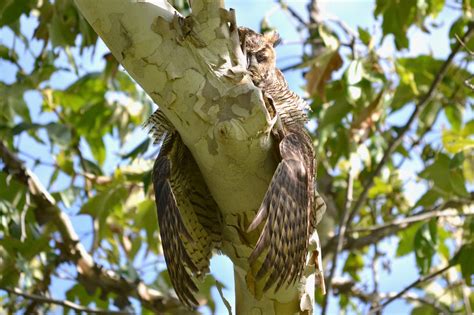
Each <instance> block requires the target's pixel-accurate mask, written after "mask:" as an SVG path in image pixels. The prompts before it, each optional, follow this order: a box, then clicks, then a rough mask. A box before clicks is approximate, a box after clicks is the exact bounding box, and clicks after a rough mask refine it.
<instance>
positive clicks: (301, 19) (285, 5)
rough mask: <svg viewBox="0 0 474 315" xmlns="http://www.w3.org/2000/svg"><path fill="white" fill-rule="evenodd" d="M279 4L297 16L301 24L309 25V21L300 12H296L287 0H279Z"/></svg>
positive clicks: (294, 16) (296, 18)
mask: <svg viewBox="0 0 474 315" xmlns="http://www.w3.org/2000/svg"><path fill="white" fill-rule="evenodd" d="M277 2H278V4H280V7H281V8H282V9H283V10H286V11H288V13H290V15H291V16H292V17H293V18H295V20H297V21H298V22H299V23H300V24H301V26H305V27H306V26H307V25H308V23H307V22H306V21H305V20H304V19H303V18H302V17H301V15H299V13H298V12H296V11H295V10H294V9H293V8H292V7H290V6H289V5H288V3H286V2H285V1H283V0H277Z"/></svg>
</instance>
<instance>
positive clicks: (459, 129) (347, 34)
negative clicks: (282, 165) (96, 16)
mask: <svg viewBox="0 0 474 315" xmlns="http://www.w3.org/2000/svg"><path fill="white" fill-rule="evenodd" d="M175 5H176V6H177V7H179V9H180V10H181V11H182V12H186V11H187V10H189V8H188V7H187V5H186V1H175ZM447 6H450V7H451V4H449V3H447V2H446V3H445V1H443V0H431V1H428V0H426V1H408V0H402V1H395V0H390V1H381V0H380V1H379V0H377V1H376V3H375V9H374V15H375V16H376V17H377V18H378V21H379V23H380V24H379V27H380V28H381V33H380V32H379V33H375V34H371V32H369V30H367V29H363V28H359V29H358V30H357V31H351V30H349V29H348V28H347V27H345V26H344V24H341V23H337V21H336V22H334V21H329V20H328V21H326V20H324V19H322V21H312V24H311V25H301V26H300V28H301V29H304V30H308V32H307V33H305V34H306V35H307V37H306V40H305V43H304V45H305V46H306V47H308V48H309V49H307V50H305V51H306V53H305V54H304V55H302V56H301V63H298V65H296V66H295V67H294V68H295V69H301V68H304V69H305V72H306V74H305V79H306V90H307V92H308V95H310V96H311V98H310V102H311V107H312V112H311V113H310V117H311V119H312V120H314V121H316V122H317V128H316V129H315V130H313V131H312V135H313V137H314V139H315V144H316V148H317V150H318V154H319V169H318V181H319V189H320V190H321V192H322V194H323V196H324V197H325V199H326V201H327V203H328V206H329V209H328V213H327V215H326V219H325V221H323V224H324V227H323V229H324V230H325V233H324V235H323V242H324V243H326V244H327V245H326V248H325V252H326V253H327V255H328V257H331V255H334V254H337V259H336V260H334V261H335V262H338V263H339V264H340V265H342V266H343V268H342V276H343V277H344V278H345V279H347V280H348V283H353V282H354V283H356V284H355V285H354V284H352V285H351V286H350V288H349V289H347V286H345V287H343V286H339V287H338V283H337V282H334V283H333V285H332V286H333V287H334V290H335V292H337V294H338V295H337V298H338V300H339V305H340V307H341V308H344V309H347V310H351V309H352V308H354V307H356V306H355V305H357V304H356V303H358V302H363V303H365V304H367V305H370V306H371V307H376V306H377V305H379V304H380V303H381V302H383V301H384V300H386V299H387V297H384V295H383V294H382V293H381V292H378V291H377V290H379V289H378V286H379V284H378V282H379V281H382V280H381V279H379V276H377V275H376V274H374V275H373V277H372V278H371V281H368V279H367V277H366V276H364V275H366V274H367V271H370V270H372V269H373V268H374V266H381V267H383V268H384V269H385V270H386V272H387V273H388V272H389V270H390V265H391V263H392V261H395V260H396V259H398V258H400V257H405V256H406V257H410V259H411V262H412V263H413V268H416V270H417V271H418V272H419V274H420V276H426V275H429V274H430V273H432V272H433V271H434V270H437V269H439V268H440V267H443V266H446V265H452V266H453V268H452V270H453V271H455V272H452V273H446V274H443V275H442V277H443V281H439V280H434V282H432V283H431V284H430V283H423V285H421V286H420V289H421V290H419V291H417V293H418V295H417V296H418V297H419V299H413V298H412V299H407V300H409V301H410V302H412V303H414V306H415V308H413V312H412V313H413V314H418V313H420V314H422V313H423V314H426V313H430V312H434V311H435V310H436V311H439V309H440V308H441V309H445V310H446V309H447V310H449V311H450V312H464V307H465V303H466V301H469V300H470V301H471V303H472V302H474V295H473V293H470V291H469V288H468V287H467V286H472V279H473V267H472V263H471V262H472V261H473V260H474V241H473V240H474V237H473V234H474V220H473V218H472V215H473V213H474V209H473V207H474V203H473V200H474V191H473V190H472V189H473V187H474V186H473V184H474V154H473V151H474V137H473V136H474V118H473V115H472V113H473V109H474V108H473V103H472V101H473V96H474V95H473V90H472V89H471V88H469V86H468V85H466V84H465V81H466V80H469V79H470V78H471V77H472V76H473V74H472V65H470V64H469V62H470V61H472V55H470V54H469V52H468V50H469V49H471V50H472V49H473V48H474V39H473V37H471V39H470V40H468V39H466V41H465V42H464V43H463V45H464V46H465V47H466V49H464V48H463V47H461V48H460V50H463V49H464V51H460V52H459V53H458V54H457V55H456V58H454V60H453V61H452V62H450V63H449V66H448V68H447V70H446V72H445V73H441V69H442V68H443V65H444V64H446V62H447V61H446V60H447V59H446V57H445V58H440V57H439V56H434V55H432V54H420V55H416V56H413V55H411V54H406V53H404V52H405V51H407V49H408V50H409V49H410V41H409V36H408V35H407V34H408V33H409V31H410V30H413V29H417V30H421V31H423V32H425V33H429V32H431V31H434V30H436V29H437V28H438V27H440V25H441V24H442V23H443V22H442V21H440V20H439V14H440V12H442V11H443V10H446V9H447ZM472 6H473V3H472V2H469V1H462V3H458V1H455V8H451V9H450V10H455V12H456V15H457V16H458V18H457V19H456V20H455V21H454V23H453V24H452V25H451V27H450V32H449V42H448V41H447V42H446V43H445V45H446V47H448V46H449V47H450V49H453V50H454V49H455V47H456V46H459V44H458V39H457V38H461V37H462V36H463V34H465V33H466V32H467V31H468V28H469V27H471V28H472V23H473V16H472ZM283 8H284V9H285V8H287V7H286V5H284V6H283ZM237 13H238V12H237ZM264 24H265V25H267V21H265V23H264ZM28 25H29V26H31V25H35V26H34V30H28ZM267 26H268V25H267ZM0 27H3V29H2V32H3V33H4V34H7V33H8V34H10V35H11V38H12V40H11V41H9V40H1V41H0V67H2V68H4V67H5V68H7V67H8V68H10V69H13V70H12V72H14V74H15V75H14V78H12V79H11V80H3V81H0V140H1V141H2V143H4V144H5V145H6V147H7V148H8V149H9V150H10V151H12V152H15V153H16V154H17V155H18V156H19V157H20V158H21V159H22V160H25V161H26V162H27V163H26V165H27V166H28V167H29V168H31V169H32V170H33V172H37V173H38V176H40V179H41V182H42V183H43V184H44V185H45V186H46V187H47V190H48V191H49V192H50V193H51V194H52V196H53V197H54V200H55V201H56V204H57V206H58V207H59V208H60V209H61V211H63V212H64V213H65V214H67V215H68V216H70V217H72V218H73V219H74V222H75V225H74V228H75V229H76V230H77V232H78V233H80V234H81V238H80V239H81V241H82V242H84V243H86V244H88V247H87V248H88V251H89V252H90V254H91V255H92V257H93V258H94V261H95V262H96V263H97V264H98V265H100V266H103V268H107V269H109V270H113V271H115V272H116V273H117V274H118V275H119V276H120V277H121V278H123V279H125V280H126V281H129V283H134V282H137V281H140V279H144V278H146V283H147V284H148V285H149V287H151V288H154V289H157V290H158V291H159V292H161V293H162V294H163V296H165V297H169V298H170V299H172V298H173V293H172V290H171V285H170V282H169V278H168V276H167V274H166V271H165V265H164V262H163V259H162V256H161V252H160V246H159V236H158V227H157V224H156V214H155V207H154V203H153V201H152V194H151V192H150V171H151V167H152V159H153V157H154V156H155V153H156V148H155V147H154V146H153V144H152V143H151V141H150V140H149V139H148V138H147V137H146V136H144V135H143V134H142V135H137V130H140V128H141V127H140V126H141V124H142V123H143V122H144V120H145V119H146V118H147V117H148V116H149V115H150V114H151V112H152V108H153V105H152V103H151V101H150V100H149V98H147V96H146V95H144V93H143V92H142V91H141V90H140V89H139V88H138V87H137V85H136V84H135V83H134V82H133V81H132V80H131V79H130V78H129V77H128V75H127V74H126V73H124V72H123V71H122V70H121V69H120V67H119V65H118V63H117V61H116V60H115V59H114V58H113V56H112V55H110V54H105V55H103V56H98V55H97V53H96V51H95V50H96V49H97V47H99V45H100V44H98V42H97V35H96V34H95V33H94V31H93V30H92V28H91V27H90V26H89V25H88V23H87V22H86V21H85V20H84V18H83V17H82V16H81V15H80V14H79V13H78V11H77V9H76V8H75V6H74V4H73V2H72V1H71V0H56V1H47V0H46V1H33V0H21V1H3V2H2V3H1V4H0ZM275 27H276V28H277V29H278V25H276V26H275ZM389 35H390V36H389ZM346 38H349V41H350V42H345V41H346ZM392 40H393V42H394V44H395V47H396V48H395V49H394V51H393V52H392V54H391V55H390V56H386V54H385V55H384V54H381V53H380V48H381V47H382V45H383V44H384V43H386V42H391V41H392ZM90 58H93V60H94V63H95V64H96V65H97V64H99V65H100V66H99V68H97V66H95V67H91V66H90V65H89V62H88V59H90ZM2 71H3V70H2ZM61 76H64V77H66V78H70V81H71V82H72V83H71V84H69V85H67V86H64V85H61V84H62V80H61V79H58V78H61ZM438 79H440V81H439V84H437V85H436V86H435V88H434V89H433V84H435V83H434V82H436V80H438ZM68 80H69V79H68ZM411 116H412V117H413V119H410V117H411ZM130 139H133V141H130ZM136 139H140V140H139V141H137V140H136ZM137 143H138V144H137ZM385 156H386V158H385ZM2 163H3V164H2ZM6 165H7V164H6V161H5V156H0V166H6ZM352 186H353V189H349V187H352ZM0 214H1V215H0V253H1V255H0V257H1V258H0V273H1V274H2V277H1V278H0V290H2V289H5V288H7V289H8V288H19V289H21V290H22V291H23V292H30V293H32V294H37V295H49V293H48V292H51V293H52V295H53V297H54V296H55V295H57V291H56V290H58V288H61V290H63V291H62V292H61V293H60V295H59V297H61V296H64V297H65V298H66V299H67V300H69V301H72V302H75V303H77V304H80V305H83V306H88V307H91V308H98V309H116V308H118V309H123V310H126V311H130V310H132V309H133V307H139V308H140V309H141V308H144V309H145V308H148V309H153V306H150V305H147V304H145V303H141V302H142V301H139V303H136V302H137V300H136V296H135V297H134V296H133V295H132V294H128V293H127V292H126V293H123V292H120V293H117V292H104V291H103V290H101V287H100V285H96V284H93V283H91V282H88V281H87V280H84V279H82V278H81V275H80V272H78V271H77V270H76V268H72V267H71V266H73V265H72V264H75V263H76V261H75V259H74V258H73V257H72V256H74V253H68V252H67V250H64V240H63V239H62V237H61V235H62V234H61V232H62V231H61V230H60V229H59V228H58V226H57V225H55V224H54V222H51V221H50V220H49V219H48V216H47V211H45V210H44V209H43V208H41V205H40V204H39V203H38V202H37V199H35V198H33V197H32V192H31V191H28V187H27V186H26V185H24V184H22V182H21V181H20V180H18V178H16V177H15V174H13V173H11V169H10V172H9V168H7V167H5V170H3V171H2V172H0ZM348 214H350V215H349V219H350V220H344V218H345V217H346V215H348ZM413 218H420V219H419V220H418V219H417V220H414V219H413ZM334 222H338V223H334ZM341 222H342V224H344V225H346V226H347V232H346V234H345V240H346V241H345V243H344V244H345V245H344V246H343V248H342V252H340V253H339V252H338V251H337V250H336V249H335V247H336V246H335V245H334V244H335V241H336V238H331V237H330V235H334V233H332V234H331V233H330V232H331V231H333V232H334V231H336V232H337V231H339V230H340V229H339V226H340V225H341ZM387 226H389V227H390V228H386V227H387ZM380 231H382V232H383V233H385V234H383V235H382V236H381V237H378V235H379V234H377V233H379V232H380ZM386 237H390V240H391V242H392V243H393V242H396V243H397V248H396V249H395V250H390V249H387V246H386V244H387V243H384V242H386V241H385V240H386ZM361 240H363V241H366V242H365V243H363V245H357V244H361V242H359V243H358V241H361ZM351 246H353V247H352V248H351ZM384 254H387V255H392V254H393V255H394V257H387V258H386V259H381V257H382V256H383V255H384ZM328 262H329V259H328ZM328 266H331V263H330V262H329V263H328ZM326 269H327V270H328V271H329V270H330V268H326ZM335 274H336V272H334V273H329V272H328V274H327V276H329V275H332V276H334V275H335ZM64 279H66V280H67V281H69V282H68V283H69V285H67V286H66V285H62V286H61V285H60V286H58V285H57V284H55V283H59V282H61V281H63V282H64V281H65V280H64ZM328 281H329V280H328ZM363 281H365V282H366V283H362V282H363ZM435 284H436V285H435ZM364 286H365V287H366V288H367V287H370V288H372V290H373V292H375V293H376V294H374V295H372V291H368V292H366V295H363V293H361V292H360V291H359V289H360V288H364ZM202 287H203V288H202V290H201V292H202V297H201V298H202V302H203V304H207V305H208V306H209V308H210V309H211V311H215V307H216V306H215V304H216V302H218V301H214V299H213V297H212V296H211V294H210V292H211V288H213V287H217V288H218V290H219V292H221V290H222V285H221V284H216V281H215V280H213V278H212V277H209V278H208V279H206V281H204V283H203V284H202ZM344 288H345V289H344ZM355 292H359V294H355ZM466 292H468V293H466ZM448 293H449V297H448ZM377 294H378V295H377ZM466 294H470V295H468V296H466ZM402 298H403V296H402ZM318 300H319V301H320V302H321V304H322V305H324V302H322V301H323V298H322V297H321V296H320V297H319V299H318ZM420 301H435V302H436V303H435V302H433V303H431V304H430V303H423V304H422V305H421V304H420ZM132 302H135V303H134V304H132ZM138 304H140V305H139V306H137V305H138ZM132 305H133V306H132ZM471 305H472V304H471ZM52 307H54V305H53V304H38V303H37V302H35V300H34V299H28V298H20V297H18V296H17V295H15V294H11V292H10V293H9V294H5V295H0V310H2V309H3V310H4V311H8V312H15V311H17V310H20V309H21V310H26V311H27V312H29V311H34V310H42V311H49V310H50V309H51V308H52ZM323 307H324V306H323ZM66 311H67V308H65V312H66Z"/></svg>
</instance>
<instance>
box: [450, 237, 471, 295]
mask: <svg viewBox="0 0 474 315" xmlns="http://www.w3.org/2000/svg"><path fill="white" fill-rule="evenodd" d="M471 242H472V240H471ZM473 261H474V243H468V244H464V245H462V247H461V249H460V250H459V252H458V253H457V255H456V256H454V257H453V263H454V264H458V265H460V266H461V273H462V276H463V278H464V280H465V281H466V284H467V285H468V286H472V285H473V284H474V264H473V263H472V262H473Z"/></svg>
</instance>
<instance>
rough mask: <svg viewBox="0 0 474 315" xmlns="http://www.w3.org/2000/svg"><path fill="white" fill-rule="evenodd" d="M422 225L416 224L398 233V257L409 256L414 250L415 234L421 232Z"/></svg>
mask: <svg viewBox="0 0 474 315" xmlns="http://www.w3.org/2000/svg"><path fill="white" fill-rule="evenodd" d="M420 226H421V223H417V224H414V225H412V226H410V227H409V228H407V229H404V230H402V231H400V232H399V233H398V235H399V240H398V247H397V253H396V255H397V257H402V256H405V255H408V254H410V253H412V252H413V250H414V247H413V246H414V243H415V234H416V233H417V231H418V230H419V228H420Z"/></svg>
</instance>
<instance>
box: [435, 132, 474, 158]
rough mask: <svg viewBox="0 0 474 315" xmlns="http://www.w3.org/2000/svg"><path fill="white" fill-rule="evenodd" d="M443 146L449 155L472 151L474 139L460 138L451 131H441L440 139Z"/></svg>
mask: <svg viewBox="0 0 474 315" xmlns="http://www.w3.org/2000/svg"><path fill="white" fill-rule="evenodd" d="M441 140H442V141H443V146H444V148H445V149H446V151H448V152H449V153H458V152H462V151H469V150H473V149H474V139H470V138H467V137H464V136H462V135H461V134H460V133H459V132H456V131H453V130H443V134H442V137H441Z"/></svg>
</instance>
